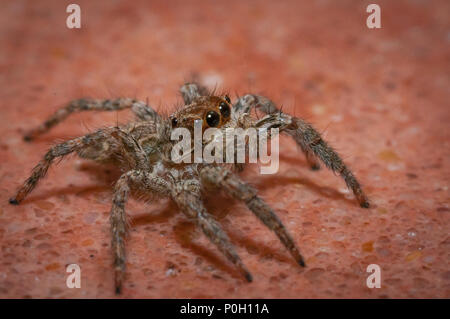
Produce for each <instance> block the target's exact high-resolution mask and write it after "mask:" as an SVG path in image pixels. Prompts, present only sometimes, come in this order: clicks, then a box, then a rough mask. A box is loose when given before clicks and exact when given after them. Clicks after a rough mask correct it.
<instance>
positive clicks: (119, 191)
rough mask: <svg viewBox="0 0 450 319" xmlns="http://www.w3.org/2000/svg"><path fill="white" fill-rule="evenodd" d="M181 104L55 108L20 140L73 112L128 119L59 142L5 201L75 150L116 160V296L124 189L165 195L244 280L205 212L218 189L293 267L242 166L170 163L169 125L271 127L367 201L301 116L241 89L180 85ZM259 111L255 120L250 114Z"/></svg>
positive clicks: (286, 238)
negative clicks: (266, 231) (270, 235)
mask: <svg viewBox="0 0 450 319" xmlns="http://www.w3.org/2000/svg"><path fill="white" fill-rule="evenodd" d="M180 91H181V94H182V96H183V100H184V103H185V106H184V107H183V108H181V109H179V110H177V111H176V112H174V113H173V114H172V115H171V116H169V117H164V116H161V115H159V114H158V113H157V112H155V110H153V109H152V108H151V107H150V106H149V105H147V104H146V103H143V102H140V101H137V100H135V99H131V98H119V99H116V100H97V99H80V100H75V101H72V102H70V103H69V104H68V105H67V106H66V107H64V108H62V109H60V110H58V111H57V112H56V113H55V114H53V115H52V116H51V117H50V118H49V119H48V120H47V121H45V122H44V123H43V124H42V125H41V126H39V127H37V128H36V129H34V130H32V131H30V132H29V133H28V134H26V136H25V140H28V141H29V140H32V139H33V138H35V137H37V136H38V135H40V134H42V133H44V132H46V131H48V130H49V129H50V128H52V127H53V126H55V125H56V124H58V123H59V122H61V121H62V120H64V119H65V118H66V117H67V116H69V115H70V114H71V113H73V112H78V111H91V110H96V111H102V110H104V111H116V110H122V109H127V108H131V110H132V111H133V113H134V114H135V115H136V117H137V120H136V122H132V123H128V124H126V125H122V126H116V127H109V128H105V129H99V130H97V131H95V132H93V133H90V134H87V135H85V136H82V137H78V138H75V139H72V140H68V141H66V142H63V143H60V144H58V145H56V146H54V147H52V148H50V150H49V151H48V152H47V153H46V154H45V156H44V158H43V159H42V160H41V161H40V162H39V164H38V165H37V166H36V167H35V168H34V169H33V171H32V173H31V176H30V177H29V178H28V179H27V180H26V181H25V183H24V184H23V185H22V187H21V188H20V189H19V190H18V192H17V194H16V195H15V196H14V197H12V198H11V199H10V203H11V204H19V203H20V202H21V201H23V200H24V198H25V197H26V196H27V195H28V194H29V193H30V192H31V191H32V190H33V189H34V187H35V186H36V185H37V183H38V182H39V180H40V179H41V178H42V177H44V176H45V174H46V173H47V170H48V168H49V167H50V165H51V164H52V163H53V161H54V160H55V159H56V158H58V157H63V156H65V155H68V154H70V153H73V152H76V153H77V154H78V155H79V156H80V157H82V158H86V159H91V160H95V161H99V162H103V163H104V162H110V161H113V162H114V163H117V164H118V165H119V166H120V168H121V169H122V170H123V174H122V175H121V177H120V178H119V179H118V181H117V182H116V184H115V187H114V193H113V200H112V208H111V216H110V221H111V232H112V244H111V246H112V251H113V254H114V270H115V289H116V293H120V291H121V287H122V282H123V278H124V273H125V238H126V235H127V217H126V213H125V204H126V202H127V199H128V197H129V195H130V192H131V191H138V192H141V193H145V194H153V195H156V196H160V197H162V196H164V197H169V198H171V199H172V200H173V201H174V202H175V203H176V204H177V206H178V207H179V209H180V211H182V212H183V213H184V214H185V215H186V216H187V217H188V218H189V219H191V220H193V221H195V223H196V224H197V225H198V227H200V228H201V229H202V231H203V232H204V234H205V235H206V236H207V237H208V238H209V240H211V242H212V243H214V244H215V245H216V246H217V248H219V250H220V251H221V252H222V253H223V254H224V255H225V256H226V257H227V258H228V260H229V261H231V262H232V263H233V264H234V265H235V266H236V267H237V269H239V271H240V272H241V273H242V274H243V276H244V277H245V278H246V279H247V280H248V281H249V282H250V281H252V275H251V274H250V272H249V271H248V270H247V268H246V267H245V265H244V264H243V263H242V261H241V259H240V258H239V256H238V254H237V253H236V251H235V249H234V247H233V245H232V244H231V242H230V240H229V239H228V236H227V235H226V233H225V232H224V231H223V230H222V228H221V226H220V224H219V223H218V222H217V221H215V220H214V218H213V217H212V216H211V215H210V214H209V213H208V212H207V211H206V209H205V206H204V204H203V199H202V197H203V195H204V194H205V193H207V192H210V191H212V190H215V191H217V189H218V188H220V189H222V190H223V191H225V192H226V193H228V194H229V195H231V196H232V197H234V198H236V199H238V200H241V201H243V202H244V203H245V204H246V205H247V207H248V208H249V209H250V210H251V211H252V212H253V213H254V214H255V215H256V217H258V218H259V219H260V220H261V221H262V222H263V223H264V224H265V225H266V226H267V227H268V228H270V229H271V230H273V231H274V232H275V234H276V235H277V236H278V238H279V239H280V241H281V242H282V243H283V245H284V246H285V247H286V248H287V249H288V251H289V252H290V253H291V255H292V257H294V259H295V260H296V261H297V263H298V264H299V265H300V266H305V263H304V261H303V257H302V255H301V254H300V252H299V249H298V248H297V245H296V244H295V242H294V240H293V239H292V237H291V235H290V234H289V233H288V231H287V230H286V228H285V226H284V225H283V223H282V222H281V220H280V219H279V218H278V216H277V215H276V214H275V213H274V211H273V210H272V209H271V208H270V206H269V205H267V203H266V202H265V201H264V200H263V199H261V198H260V197H259V196H258V195H257V191H256V190H255V189H254V188H253V187H251V186H249V185H248V184H247V183H245V182H244V181H242V180H241V179H240V178H239V176H238V175H237V174H236V173H235V172H234V171H235V170H232V168H236V169H237V170H240V169H242V165H240V164H235V165H233V166H234V167H230V166H231V165H230V164H219V163H213V164H207V163H178V164H177V163H175V162H174V161H173V160H172V159H171V150H172V147H173V145H174V143H175V141H172V140H171V138H170V136H171V132H172V130H173V129H174V128H177V127H184V128H187V129H190V130H192V129H193V123H194V121H198V120H201V121H202V122H203V127H217V128H220V129H225V128H243V129H246V128H252V127H253V128H261V127H265V128H279V130H280V132H284V133H286V134H288V135H290V136H292V137H293V138H294V140H295V141H296V143H297V144H298V145H299V146H300V148H301V149H302V150H303V152H304V153H305V155H306V159H307V162H308V164H309V165H310V166H311V168H313V169H318V168H319V164H318V160H320V161H322V162H323V163H324V164H325V166H327V167H328V168H329V169H331V170H332V171H333V172H335V173H337V174H339V175H340V176H341V177H342V178H343V179H344V181H345V182H346V184H347V186H348V187H349V188H350V189H351V190H352V191H353V193H354V194H355V196H356V199H357V200H358V202H359V204H360V205H361V206H362V207H365V208H367V207H369V202H368V199H367V197H366V195H365V194H364V192H363V191H362V189H361V186H360V184H359V183H358V181H357V180H356V178H355V177H354V175H353V174H352V172H351V171H350V170H349V169H348V168H347V166H346V165H345V164H344V163H343V161H342V159H341V158H340V157H339V155H338V154H337V153H336V152H335V151H334V150H333V149H332V148H331V147H330V146H329V145H328V144H327V143H326V142H325V141H324V140H323V139H322V137H321V136H320V134H319V133H318V132H317V131H316V130H315V129H314V128H313V127H312V126H311V125H310V124H308V123H306V122H305V121H304V120H302V119H300V118H297V117H293V116H290V115H288V114H285V113H283V112H281V111H280V110H279V109H277V107H276V106H275V105H274V103H272V102H271V101H270V100H269V99H267V98H265V97H263V96H259V95H253V94H248V95H245V96H243V97H241V98H238V99H237V100H236V101H235V103H231V100H230V98H229V97H228V96H215V95H213V94H211V93H210V92H209V91H208V90H207V89H206V88H205V87H203V86H201V85H199V84H197V83H187V84H185V85H183V86H182V87H181V89H180ZM254 109H259V110H260V111H262V112H263V113H265V114H266V115H265V116H264V117H263V118H260V119H258V118H256V117H254V116H252V115H251V114H253V113H254V112H253V113H252V112H251V111H252V110H254Z"/></svg>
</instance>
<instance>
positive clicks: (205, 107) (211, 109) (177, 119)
mask: <svg viewBox="0 0 450 319" xmlns="http://www.w3.org/2000/svg"><path fill="white" fill-rule="evenodd" d="M230 118H231V100H230V98H229V97H228V96H227V95H225V96H224V97H219V96H202V97H199V98H197V99H195V100H194V102H192V104H190V105H187V106H185V107H184V108H182V109H180V110H178V111H176V112H174V113H173V114H172V115H171V116H170V117H169V119H170V122H171V125H172V128H173V129H175V128H179V127H184V128H187V129H189V130H191V131H193V130H194V123H195V122H196V121H201V123H202V130H203V131H204V130H205V129H207V128H210V127H216V128H220V127H223V126H226V124H227V123H228V122H229V121H230Z"/></svg>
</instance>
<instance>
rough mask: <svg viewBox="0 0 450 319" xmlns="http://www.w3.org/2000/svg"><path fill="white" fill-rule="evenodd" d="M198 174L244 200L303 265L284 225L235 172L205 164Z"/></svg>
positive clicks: (204, 179)
mask: <svg viewBox="0 0 450 319" xmlns="http://www.w3.org/2000/svg"><path fill="white" fill-rule="evenodd" d="M200 174H201V177H202V179H203V181H204V182H205V183H206V184H207V185H213V186H214V185H215V186H219V187H220V188H222V189H224V190H225V191H226V192H227V193H228V194H230V195H232V196H233V197H234V198H236V199H239V200H242V201H243V202H245V204H246V205H247V207H248V208H249V209H250V210H251V211H252V212H253V214H255V215H256V217H258V218H259V219H260V220H261V221H262V222H263V223H264V225H266V226H267V227H268V228H270V229H271V230H273V231H274V232H275V234H276V235H277V236H278V238H279V239H280V241H281V242H282V243H283V245H284V246H285V247H286V248H287V249H288V251H289V252H290V253H291V255H292V257H294V259H295V260H296V261H297V263H298V264H299V265H300V266H302V267H304V266H305V262H304V260H303V257H302V255H301V254H300V251H299V249H298V248H297V246H296V245H295V242H294V240H293V239H292V237H291V236H290V235H289V233H288V231H287V229H286V227H285V226H284V225H283V223H282V222H281V220H280V219H279V218H278V216H277V215H276V214H275V213H274V212H273V210H272V209H271V208H270V207H269V205H267V204H266V203H265V202H264V201H263V200H262V199H261V198H260V197H259V196H258V195H257V192H256V190H255V189H254V188H252V187H251V186H250V185H248V184H247V183H245V182H243V181H242V180H241V179H240V178H239V177H238V176H237V175H236V174H234V173H233V172H231V171H229V170H227V169H225V168H224V167H211V166H206V167H204V168H203V169H202V171H201V172H200Z"/></svg>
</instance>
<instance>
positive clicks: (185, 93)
mask: <svg viewBox="0 0 450 319" xmlns="http://www.w3.org/2000/svg"><path fill="white" fill-rule="evenodd" d="M180 93H181V96H182V97H183V100H184V104H185V105H189V104H191V103H192V102H193V101H194V100H195V99H196V98H198V97H201V96H206V95H209V91H208V89H207V88H206V87H204V86H202V85H200V84H198V83H196V82H191V83H185V84H183V85H182V86H181V87H180Z"/></svg>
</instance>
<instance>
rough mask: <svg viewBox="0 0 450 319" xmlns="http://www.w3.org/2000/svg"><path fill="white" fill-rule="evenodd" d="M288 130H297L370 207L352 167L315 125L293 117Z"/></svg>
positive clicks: (362, 202)
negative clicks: (325, 139) (351, 169)
mask: <svg viewBox="0 0 450 319" xmlns="http://www.w3.org/2000/svg"><path fill="white" fill-rule="evenodd" d="M287 130H291V131H295V132H296V134H297V135H298V136H299V138H301V139H302V140H303V143H304V145H305V146H306V147H307V148H308V149H310V150H311V151H312V152H313V153H314V154H315V155H316V156H317V157H318V158H319V159H320V160H321V161H322V162H323V163H324V164H325V165H326V166H327V167H328V168H329V169H331V170H332V171H333V172H335V173H337V174H339V175H340V176H341V177H342V178H343V179H344V181H345V183H346V184H347V186H348V187H349V188H350V189H351V190H352V191H353V193H354V194H355V197H356V199H357V200H358V202H359V204H360V205H361V207H363V208H369V206H370V204H369V200H368V198H367V196H366V194H364V192H363V190H362V188H361V185H360V184H359V182H358V181H357V180H356V178H355V176H354V175H353V173H352V172H351V171H350V169H349V168H348V167H347V166H346V165H345V164H344V161H343V160H342V159H341V157H340V156H339V154H338V153H337V152H336V151H335V150H334V149H333V148H332V147H331V146H329V145H328V144H327V142H325V141H324V140H323V138H322V136H321V135H320V133H319V132H317V130H316V129H314V127H313V126H312V125H311V124H309V123H307V122H305V121H303V120H302V119H300V118H295V117H293V118H292V123H291V124H290V125H289V126H288V127H287Z"/></svg>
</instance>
